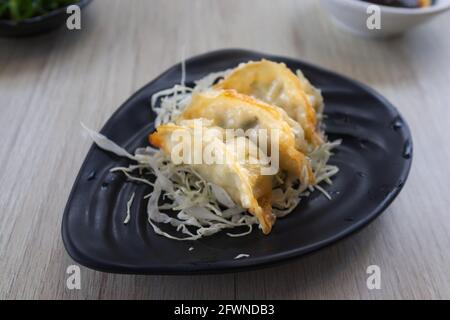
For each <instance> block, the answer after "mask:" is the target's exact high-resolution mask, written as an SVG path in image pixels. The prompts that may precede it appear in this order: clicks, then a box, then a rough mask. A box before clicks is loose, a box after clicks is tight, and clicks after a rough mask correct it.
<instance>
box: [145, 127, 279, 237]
mask: <svg viewBox="0 0 450 320" xmlns="http://www.w3.org/2000/svg"><path fill="white" fill-rule="evenodd" d="M196 126H198V127H196ZM198 128H200V137H201V153H202V154H205V153H206V152H208V153H209V154H214V155H215V156H219V155H220V156H219V157H222V156H224V157H225V158H224V159H225V161H213V162H210V163H209V164H208V162H207V161H199V162H197V161H195V156H196V155H198V151H199V150H197V152H196V151H194V148H193V146H194V145H195V144H196V142H195V139H196V138H197V137H198V136H199V135H198V132H199V131H198V130H197V129H198ZM181 136H183V137H186V136H187V137H190V138H191V140H190V141H191V142H192V143H188V144H184V146H183V147H184V148H177V146H180V144H183V143H185V141H183V142H181V141H180V137H181ZM223 137H224V132H223V129H222V128H218V127H212V126H210V124H208V123H206V121H203V120H202V119H196V120H193V121H183V122H181V123H180V124H179V125H176V124H165V125H162V126H160V127H158V128H157V131H156V132H155V133H153V134H151V135H150V136H149V141H150V143H151V144H152V145H154V146H155V147H158V148H160V149H162V150H163V152H164V153H165V154H167V155H171V157H173V154H172V152H174V150H175V149H178V150H180V149H181V150H183V152H187V153H188V154H182V155H181V156H182V158H183V159H184V162H183V163H184V164H189V165H192V166H193V167H194V169H195V170H196V171H197V172H198V173H199V174H200V175H201V176H202V177H203V178H204V179H205V180H207V181H209V182H211V183H213V184H216V185H218V186H220V187H222V188H223V189H224V190H225V191H226V192H227V193H228V194H229V196H230V197H231V199H233V201H234V202H235V203H236V204H238V205H239V206H241V207H242V208H244V209H247V210H248V211H249V212H250V213H251V214H252V215H254V216H255V217H256V218H257V219H258V221H259V223H260V226H261V229H262V231H263V232H264V234H268V233H270V231H271V229H272V226H273V224H274V222H275V216H274V215H273V213H272V205H271V197H272V180H273V176H269V175H261V166H260V165H259V164H255V163H252V162H251V161H249V160H250V159H249V153H248V152H243V153H242V152H235V149H233V148H232V144H233V145H236V144H237V145H239V146H241V147H242V146H243V145H247V146H251V147H252V148H256V146H255V145H253V144H252V142H251V141H250V140H248V139H246V138H244V137H238V138H235V139H237V140H235V141H226V142H225V141H224V139H223ZM242 139H245V141H243V140H242ZM188 140H189V139H188ZM243 142H244V143H243ZM172 160H173V159H172ZM203 160H204V159H203ZM219 160H220V159H219Z"/></svg>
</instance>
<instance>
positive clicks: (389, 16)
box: [320, 0, 450, 38]
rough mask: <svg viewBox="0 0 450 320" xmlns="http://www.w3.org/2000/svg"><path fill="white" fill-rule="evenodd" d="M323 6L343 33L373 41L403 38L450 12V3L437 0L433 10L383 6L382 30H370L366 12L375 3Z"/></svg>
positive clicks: (332, 0) (329, 1) (334, 1)
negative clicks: (442, 14) (413, 29)
mask: <svg viewBox="0 0 450 320" xmlns="http://www.w3.org/2000/svg"><path fill="white" fill-rule="evenodd" d="M320 3H321V4H322V6H323V7H324V8H325V9H326V10H327V11H328V13H329V14H330V15H331V17H332V19H333V20H334V22H335V23H336V25H338V26H339V27H341V28H342V29H345V30H347V31H349V32H351V33H354V34H357V35H361V36H365V37H373V38H387V37H393V36H397V35H401V34H403V33H405V32H406V31H408V30H410V29H412V28H414V27H415V26H418V25H420V24H422V23H424V22H426V21H428V20H430V19H431V18H433V17H435V16H437V15H439V14H440V13H443V12H445V11H447V10H448V9H450V0H435V3H434V4H433V5H432V6H430V7H426V8H417V9H411V8H399V7H388V6H382V5H380V6H379V7H380V9H381V29H374V30H370V29H369V28H368V27H367V19H368V18H369V16H370V14H368V13H367V8H368V7H369V6H371V5H374V4H373V3H369V2H365V1H361V0H321V1H320Z"/></svg>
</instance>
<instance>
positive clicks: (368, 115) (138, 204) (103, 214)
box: [62, 50, 412, 274]
mask: <svg viewBox="0 0 450 320" xmlns="http://www.w3.org/2000/svg"><path fill="white" fill-rule="evenodd" d="M261 58H266V59H270V60H274V61H280V62H285V63H286V64H287V65H288V67H290V68H291V69H292V70H296V69H301V70H302V71H303V72H304V73H305V75H306V76H307V78H309V79H310V80H311V82H312V83H313V84H314V85H316V86H318V87H319V88H320V89H322V91H323V94H324V97H325V103H326V115H327V118H326V121H325V122H326V131H327V134H328V136H329V138H330V140H334V139H343V144H342V146H340V147H339V148H338V149H337V150H336V155H335V156H334V157H333V158H332V161H331V162H332V163H333V164H336V165H338V166H339V168H340V172H339V174H338V175H337V176H336V177H335V178H334V184H333V185H332V186H327V187H326V190H327V191H328V192H329V193H330V194H331V195H332V197H333V199H332V200H331V201H330V200H327V199H326V198H325V197H324V196H323V195H322V194H320V193H319V192H316V193H314V194H313V195H312V196H311V197H310V198H309V199H307V200H303V201H302V202H301V204H300V206H299V207H298V208H297V209H296V210H295V211H294V212H293V213H292V214H291V215H290V216H288V217H287V218H285V219H280V220H279V221H277V223H276V225H275V227H274V229H273V231H272V233H271V234H270V235H269V236H264V235H263V234H262V233H261V232H260V231H259V230H256V229H255V230H254V231H253V233H252V234H250V235H249V236H246V237H243V238H230V237H228V236H226V235H225V234H224V233H221V234H219V235H216V236H213V237H210V238H206V239H202V240H200V241H196V242H177V241H173V240H169V239H166V238H163V237H161V236H158V235H156V234H155V233H154V231H153V229H152V228H151V226H150V225H149V224H148V222H147V216H146V211H145V206H146V201H145V200H142V198H143V195H144V194H146V193H148V192H150V191H151V190H150V189H148V187H146V186H143V185H138V184H135V183H130V182H127V181H126V179H125V178H124V177H123V176H122V175H121V174H112V173H109V170H110V169H111V168H113V167H115V166H118V165H127V164H129V161H128V160H124V159H120V158H118V157H116V156H114V155H111V154H110V153H108V152H105V151H102V150H100V149H99V148H97V147H95V146H93V147H92V148H91V150H90V151H89V154H88V155H87V157H86V160H85V162H84V164H83V166H82V168H81V170H80V173H79V175H78V178H77V180H76V182H75V185H74V187H73V190H72V193H71V195H70V198H69V200H68V202H67V206H66V209H65V213H64V219H63V223H62V235H63V240H64V244H65V247H66V249H67V252H68V253H69V255H70V256H71V257H72V258H73V259H74V260H75V261H77V262H79V263H80V264H82V265H85V266H87V267H90V268H93V269H97V270H101V271H106V272H114V273H136V274H194V273H217V272H230V271H237V270H243V269H250V268H256V267H261V266H266V265H269V264H273V263H276V262H280V261H284V260H287V259H291V258H295V257H300V256H302V255H304V254H306V253H309V252H311V251H314V250H317V249H320V248H323V247H324V246H327V245H329V244H331V243H333V242H336V241H338V240H339V239H342V238H343V237H345V236H347V235H349V234H351V233H352V232H354V231H356V230H358V229H360V228H361V227H363V226H365V225H367V224H368V223H369V222H370V221H372V220H373V219H374V218H375V217H377V216H378V215H379V214H381V213H382V212H383V211H384V210H385V209H386V208H387V206H388V205H389V204H390V203H391V202H392V201H393V200H394V198H395V197H396V196H397V195H398V193H399V192H400V190H401V188H402V186H403V185H404V183H405V181H406V178H407V176H408V173H409V169H410V166H411V160H412V159H411V158H412V140H411V134H410V132H409V129H408V126H407V125H406V123H405V122H404V120H403V119H402V117H401V116H400V115H399V113H398V111H397V110H396V109H395V108H394V107H393V106H392V105H391V104H390V103H389V102H388V101H386V99H384V98H383V97H382V96H380V95H379V94H377V93H376V92H374V91H373V90H372V89H370V88H368V87H366V86H364V85H362V84H360V83H358V82H356V81H353V80H350V79H348V78H345V77H342V76H340V75H337V74H335V73H333V72H329V71H325V70H323V69H321V68H318V67H315V66H312V65H309V64H307V63H304V62H301V61H298V60H294V59H289V58H284V57H278V56H272V55H267V54H261V53H256V52H251V51H244V50H221V51H215V52H211V53H207V54H204V55H201V56H197V57H194V58H192V59H189V60H188V61H187V62H186V68H187V82H188V83H193V81H195V80H197V79H199V78H201V77H203V76H205V75H207V74H209V73H211V72H215V71H220V70H225V69H228V68H232V67H235V66H237V65H238V64H239V63H241V62H246V61H249V60H258V59H261ZM180 78H181V65H176V66H174V67H173V68H171V69H169V70H168V71H167V72H165V73H164V74H162V75H161V76H160V77H158V78H157V79H156V80H154V81H152V82H151V83H149V84H148V85H146V86H145V87H144V88H142V89H141V90H139V91H138V92H137V93H136V94H135V95H133V96H132V97H131V98H130V99H129V100H128V101H127V102H125V104H124V105H123V106H121V107H120V108H119V110H118V111H117V112H116V113H115V114H114V115H113V116H112V117H111V119H110V120H109V121H108V122H107V123H106V125H105V126H104V128H103V129H102V131H101V132H102V133H103V134H104V135H106V136H108V137H109V138H111V139H112V140H114V141H116V142H117V143H118V144H119V145H121V146H124V147H125V148H126V149H127V150H128V151H130V152H133V151H134V150H135V149H136V148H138V147H143V146H147V145H148V143H147V135H148V134H149V133H150V132H152V131H153V129H154V128H153V124H152V119H153V117H154V115H153V114H152V112H151V110H150V106H149V99H150V97H151V96H152V94H153V93H155V92H157V91H159V90H161V89H165V88H169V87H172V86H173V85H175V84H177V83H179V81H180ZM132 192H136V198H135V199H136V200H135V201H134V205H133V210H132V212H133V214H132V219H131V222H130V224H128V225H127V226H124V224H123V220H124V217H125V212H126V202H127V201H128V200H129V197H130V195H131V194H132ZM190 247H194V248H195V250H193V251H189V248H190ZM239 254H249V255H250V257H249V258H246V259H241V260H235V259H234V258H235V257H236V256H237V255H239Z"/></svg>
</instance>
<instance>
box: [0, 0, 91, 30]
mask: <svg viewBox="0 0 450 320" xmlns="http://www.w3.org/2000/svg"><path fill="white" fill-rule="evenodd" d="M91 1H92V0H80V1H78V2H77V3H74V4H76V5H78V6H80V8H81V9H83V8H84V7H85V6H87V5H88V4H89V3H91ZM67 7H68V6H65V7H62V8H59V9H56V10H53V11H50V12H49V13H46V14H44V15H42V16H38V17H33V18H30V19H26V20H23V21H18V22H15V21H11V20H0V36H3V37H26V36H33V35H37V34H41V33H45V32H48V31H51V30H53V29H56V28H58V27H61V26H62V25H64V24H65V23H66V20H67V18H68V15H67V13H66V9H67Z"/></svg>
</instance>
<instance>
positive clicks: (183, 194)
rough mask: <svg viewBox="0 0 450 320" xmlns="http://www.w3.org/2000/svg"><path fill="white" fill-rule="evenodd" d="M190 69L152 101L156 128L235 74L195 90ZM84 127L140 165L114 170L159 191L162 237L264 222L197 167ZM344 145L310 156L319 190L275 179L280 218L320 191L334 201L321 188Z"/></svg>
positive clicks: (154, 205)
mask: <svg viewBox="0 0 450 320" xmlns="http://www.w3.org/2000/svg"><path fill="white" fill-rule="evenodd" d="M184 68H185V67H183V76H182V78H183V79H182V82H181V85H175V86H174V87H173V88H170V89H166V90H163V91H160V92H158V93H156V94H154V95H153V96H152V97H151V101H150V102H151V108H152V110H153V111H154V112H155V113H156V120H155V126H156V127H158V126H159V125H161V124H163V123H167V122H171V121H173V120H174V119H176V117H178V115H180V114H181V112H182V111H183V109H184V108H185V107H186V106H187V105H188V104H189V102H190V100H191V96H192V94H193V93H195V92H201V91H204V90H208V89H209V88H210V87H211V86H212V85H213V84H214V83H215V82H216V81H217V80H219V79H220V78H222V77H225V76H226V75H227V74H229V72H230V70H226V71H223V72H216V73H211V74H210V75H208V76H206V77H204V78H203V79H200V80H198V81H197V82H195V87H194V88H190V87H187V86H186V85H185V83H184V82H185V69H184ZM300 76H301V73H299V77H300ZM82 126H83V128H84V129H85V130H86V131H87V132H88V133H89V136H90V137H91V138H92V140H93V141H94V142H95V143H96V144H97V145H98V146H99V147H100V148H102V149H104V150H106V151H109V152H112V153H114V154H116V155H118V156H121V157H125V158H128V159H130V160H132V161H134V162H136V164H132V165H130V166H128V167H117V168H113V169H112V170H111V172H121V173H123V174H124V175H125V176H126V177H127V178H128V179H129V180H130V181H134V182H137V183H143V184H146V185H148V186H150V187H152V188H153V190H152V192H151V193H150V194H149V195H147V196H145V197H144V199H148V203H147V216H148V222H149V224H150V225H151V226H152V228H153V230H154V232H155V233H157V234H158V235H161V236H164V237H166V238H169V239H173V240H178V241H192V240H198V239H200V238H203V237H207V236H211V235H214V234H216V233H218V232H220V231H222V230H224V229H233V228H237V227H246V228H248V230H247V231H243V232H241V233H227V235H228V236H230V237H242V236H245V235H248V234H250V233H251V232H252V230H253V225H255V224H258V220H257V219H256V218H255V217H254V216H252V215H250V214H248V213H247V211H246V210H245V209H243V208H241V207H239V206H238V205H236V204H235V203H234V201H233V200H232V199H231V197H230V196H229V195H228V194H227V192H226V191H225V190H224V189H223V188H221V187H220V186H218V185H215V184H212V183H209V182H208V181H206V180H205V179H203V178H202V177H201V176H200V175H199V174H198V173H197V172H196V171H195V170H194V169H193V168H192V167H191V166H188V165H175V164H173V163H172V162H171V161H170V159H169V158H168V157H167V156H165V155H164V154H163V152H162V151H160V150H158V149H154V148H152V147H147V148H140V149H137V150H136V151H135V153H134V154H131V153H129V152H128V151H127V150H125V149H124V148H122V147H120V146H119V145H117V144H116V143H115V142H113V141H111V140H110V139H108V138H107V137H105V136H104V135H101V134H100V133H97V132H95V131H93V130H90V129H88V128H87V127H86V126H85V125H84V124H82ZM340 143H341V142H340V141H335V142H327V143H324V144H323V145H321V146H319V147H317V148H316V149H314V150H312V151H311V152H310V153H309V154H308V157H309V158H310V159H311V164H312V169H313V172H314V175H315V177H316V182H317V184H316V185H315V186H304V185H301V184H299V183H298V182H295V181H290V179H289V177H286V176H283V173H280V174H278V175H277V176H276V177H275V178H276V179H275V180H276V181H277V182H278V183H277V185H276V186H275V187H274V190H273V195H272V196H273V213H274V214H275V215H276V217H277V218H282V217H285V216H286V215H288V214H289V213H291V212H292V211H293V210H294V209H295V208H296V207H297V206H298V204H299V203H300V201H301V198H302V197H307V196H309V195H310V194H311V192H313V191H314V190H315V189H317V190H319V191H321V192H322V193H323V194H324V195H325V196H326V197H327V198H329V199H331V197H330V195H329V194H328V193H327V192H326V191H325V190H324V189H323V188H322V187H320V186H319V184H320V183H322V182H325V183H327V184H331V183H332V181H331V177H332V176H333V175H335V174H336V173H337V172H338V171H339V169H338V168H337V167H336V166H331V165H329V164H328V161H329V159H330V157H331V156H332V150H333V149H334V148H336V147H337V146H338V145H339V144H340ZM149 176H153V178H150V177H149ZM134 196H135V195H134V194H133V195H132V196H131V198H130V200H129V201H128V203H127V216H126V218H125V221H124V224H127V223H128V222H129V221H130V218H131V214H130V210H131V205H132V203H133V200H134ZM162 200H164V201H162ZM164 225H169V226H172V227H173V228H175V230H176V231H177V235H175V234H173V233H172V232H171V233H169V232H168V231H164V230H163V229H161V228H162V227H163V226H164ZM191 248H192V247H191ZM191 248H190V249H189V250H190V251H191ZM192 250H193V248H192ZM247 257H249V255H247V254H241V255H238V256H236V257H235V259H241V258H247Z"/></svg>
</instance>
